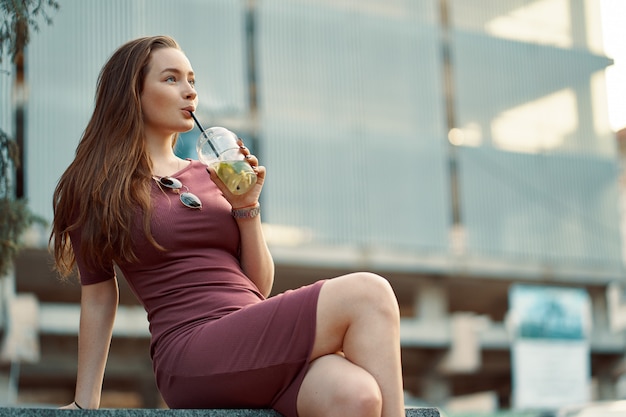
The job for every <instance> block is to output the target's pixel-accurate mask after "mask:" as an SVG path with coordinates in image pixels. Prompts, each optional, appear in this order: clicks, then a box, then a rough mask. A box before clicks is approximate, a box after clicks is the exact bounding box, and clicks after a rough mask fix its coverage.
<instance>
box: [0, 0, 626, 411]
mask: <svg viewBox="0 0 626 417" xmlns="http://www.w3.org/2000/svg"><path fill="white" fill-rule="evenodd" d="M59 3H60V5H61V9H60V11H59V12H58V13H56V14H55V15H54V16H53V19H54V23H53V25H52V26H49V27H42V28H41V30H40V32H39V33H37V34H36V35H34V36H33V40H32V42H31V44H30V46H29V48H28V51H27V80H28V90H29V96H28V102H27V122H26V123H27V124H26V144H25V149H24V152H25V168H24V169H25V171H24V173H25V194H26V197H27V198H28V199H29V202H30V205H31V208H32V209H33V210H34V211H35V212H36V213H38V214H40V215H42V216H43V217H44V218H46V219H48V220H49V221H50V220H51V217H52V210H51V196H52V192H53V190H54V187H55V185H56V181H57V180H58V178H59V176H60V174H61V173H62V172H63V170H64V169H65V167H66V166H67V165H68V164H69V163H70V161H71V159H72V158H73V154H74V149H75V147H76V144H77V142H78V140H79V138H80V135H81V132H82V130H83V129H84V127H85V125H86V123H87V121H88V118H89V116H90V112H91V109H92V104H93V94H94V91H95V84H96V78H97V75H98V72H99V70H100V68H101V66H102V65H103V63H104V62H105V60H106V59H107V58H108V56H109V55H110V54H111V53H112V52H113V50H114V49H115V48H116V47H117V46H119V45H120V44H122V43H124V42H125V41H127V40H129V39H131V38H134V37H137V36H144V35H154V34H168V35H172V36H174V37H175V38H176V39H177V40H178V41H179V43H180V44H181V46H182V48H183V49H184V50H185V52H186V53H187V55H188V56H189V58H190V60H191V62H192V65H193V66H194V69H195V71H196V74H197V81H198V83H197V88H198V91H199V95H200V105H199V107H198V111H197V114H198V117H199V118H200V119H201V120H202V121H203V124H205V126H210V125H223V126H226V127H229V128H231V129H232V130H235V131H237V132H238V133H239V135H240V136H241V137H243V138H244V139H245V140H246V142H247V143H248V144H249V145H250V147H251V148H252V149H253V150H254V152H255V153H256V154H257V155H258V156H259V158H260V160H261V161H262V164H263V165H265V166H267V168H268V182H267V186H266V187H265V190H264V195H263V197H262V198H263V201H262V204H263V210H264V211H263V220H264V223H265V224H266V232H267V238H268V240H269V242H270V245H271V250H272V253H273V255H274V258H275V261H276V264H277V276H276V288H275V291H282V290H285V289H288V288H293V287H296V286H299V285H302V284H306V283H309V282H311V281H313V280H316V279H320V278H327V277H332V276H334V275H337V274H341V273H345V272H349V271H354V270H370V271H373V272H377V273H380V274H381V275H384V276H385V277H387V278H388V279H389V280H390V281H391V283H392V285H393V286H394V289H395V290H396V293H397V295H398V300H399V302H400V305H401V311H402V315H403V321H402V345H403V362H404V382H405V388H406V390H407V392H408V393H410V395H411V396H414V397H417V398H420V399H422V400H423V401H424V402H427V403H429V404H434V405H445V404H446V403H447V401H448V400H450V399H451V398H454V397H460V396H465V395H471V394H477V393H491V394H492V395H493V398H495V402H496V405H497V406H498V407H501V408H508V407H510V406H511V396H512V394H511V391H512V389H513V388H512V386H511V359H510V356H511V355H510V347H511V340H510V337H509V332H508V330H507V313H508V311H509V304H508V293H509V288H510V286H511V285H512V284H514V283H529V284H536V285H550V286H557V287H558V286H562V287H575V288H584V289H585V290H586V291H587V292H588V294H589V297H590V300H591V306H592V308H591V310H592V318H593V319H592V328H591V337H590V352H591V353H590V355H591V356H590V358H591V359H590V367H591V369H590V373H591V376H592V378H593V381H594V384H593V393H592V397H593V398H598V399H607V398H615V397H616V396H619V395H620V376H621V372H622V360H623V352H624V348H625V347H626V346H625V345H626V343H625V341H624V333H623V330H622V325H621V321H620V320H619V316H620V315H619V312H620V311H621V310H620V307H621V306H622V297H621V296H622V290H621V288H622V285H623V284H624V275H623V272H624V267H623V256H622V244H621V242H622V238H621V233H620V211H619V181H618V179H619V175H620V172H619V170H620V159H619V153H618V147H617V145H616V140H615V133H614V132H612V131H611V129H610V127H609V123H608V116H607V110H606V107H607V100H606V86H605V83H604V69H605V68H606V67H607V66H609V65H611V60H610V59H609V58H608V57H607V56H605V55H604V53H603V50H602V39H601V30H600V18H599V16H600V12H599V8H600V3H599V0H420V1H410V0H386V1H381V0H339V1H337V0H332V1H331V0H271V1H264V0H256V1H255V0H248V1H243V0H242V1H233V0H210V1H208V0H181V1H179V2H176V3H175V5H173V4H172V3H171V2H166V1H162V0H136V1H126V0H111V1H107V2H100V1H97V0H59ZM5 69H10V68H5ZM11 85H12V84H11V79H10V77H5V76H2V77H0V86H1V87H2V90H3V91H8V89H10V88H11ZM5 89H7V90H5ZM0 100H5V101H4V102H1V101H0V123H2V126H3V127H5V126H8V127H10V129H12V128H14V119H13V112H12V109H13V104H12V102H11V101H10V100H11V98H10V95H7V94H0ZM10 129H8V130H9V131H10ZM198 134H199V132H198V131H194V132H191V133H190V134H186V135H183V138H182V141H181V142H182V147H181V148H180V152H181V153H183V154H190V155H191V156H193V142H194V141H195V138H196V137H197V136H198ZM103 140H106V138H103ZM46 233H47V232H46V231H42V233H41V236H37V235H36V233H33V234H32V236H29V239H30V240H29V242H30V248H29V249H28V250H26V251H24V252H23V253H22V255H20V257H19V258H18V259H17V262H16V277H17V278H16V289H17V293H18V294H20V293H24V294H27V293H28V294H35V295H36V298H37V300H38V303H39V304H38V317H39V323H38V329H39V341H40V346H41V357H40V359H39V360H38V361H36V362H34V363H30V364H27V363H25V364H23V365H22V366H21V368H20V369H21V371H20V378H19V388H20V392H23V393H25V394H24V397H22V398H24V399H25V401H26V400H28V398H29V397H27V395H28V394H27V393H29V392H30V393H37V392H38V393H39V394H38V395H44V394H42V392H45V391H46V390H49V389H50V388H51V387H54V388H55V389H59V390H63V392H69V393H70V394H67V395H70V397H69V398H71V390H72V389H73V383H74V380H73V378H74V372H75V360H76V356H75V346H74V345H75V337H76V329H77V317H78V316H77V311H78V305H77V304H76V302H77V300H78V294H79V288H78V285H77V284H74V285H68V284H65V285H64V284H60V283H59V282H57V281H56V280H55V277H54V275H53V274H51V272H50V258H49V255H48V254H47V252H46V250H45V241H46ZM122 303H123V305H122V309H121V312H120V316H119V321H118V324H117V326H118V327H117V330H116V335H117V337H116V338H115V339H114V341H113V346H112V353H111V360H110V363H109V368H108V369H109V370H108V371H107V377H106V381H105V390H107V391H111V392H114V391H126V392H134V393H135V394H136V396H135V397H134V398H135V400H134V401H135V404H137V405H138V406H154V405H157V404H159V399H158V394H156V392H155V391H154V386H153V382H152V376H151V370H150V364H149V357H148V350H147V333H146V332H147V329H146V328H145V318H144V317H143V316H142V311H141V310H140V309H138V307H137V305H136V303H135V302H134V301H133V299H132V295H130V293H129V292H128V291H125V290H124V287H123V288H122ZM32 395H35V394H32ZM60 395H65V394H60ZM33 398H35V397H33ZM59 402H62V401H61V400H59Z"/></svg>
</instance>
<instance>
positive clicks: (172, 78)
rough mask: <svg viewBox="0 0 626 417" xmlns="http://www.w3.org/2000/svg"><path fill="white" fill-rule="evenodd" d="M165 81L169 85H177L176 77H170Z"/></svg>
mask: <svg viewBox="0 0 626 417" xmlns="http://www.w3.org/2000/svg"><path fill="white" fill-rule="evenodd" d="M165 81H167V82H168V83H175V82H176V77H174V76H173V75H170V76H169V77H167V78H166V79H165Z"/></svg>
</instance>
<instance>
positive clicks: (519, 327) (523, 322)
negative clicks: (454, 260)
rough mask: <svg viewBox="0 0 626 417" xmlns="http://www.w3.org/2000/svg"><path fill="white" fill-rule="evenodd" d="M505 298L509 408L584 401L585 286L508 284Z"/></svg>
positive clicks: (587, 391)
mask: <svg viewBox="0 0 626 417" xmlns="http://www.w3.org/2000/svg"><path fill="white" fill-rule="evenodd" d="M509 300H510V306H511V309H510V316H509V320H510V324H511V330H512V335H513V340H512V347H511V363H512V379H513V381H512V383H513V406H514V408H516V409H535V410H536V409H556V408H559V407H562V406H564V405H569V404H578V403H582V402H586V401H588V400H589V399H590V396H591V378H590V354H589V330H590V317H591V316H590V303H589V297H588V295H587V292H586V291H585V290H584V289H579V288H565V287H543V286H529V285H514V286H513V287H511V290H510V293H509Z"/></svg>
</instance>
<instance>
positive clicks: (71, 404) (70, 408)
mask: <svg viewBox="0 0 626 417" xmlns="http://www.w3.org/2000/svg"><path fill="white" fill-rule="evenodd" d="M59 410H80V408H78V407H77V406H76V403H75V402H74V401H72V402H71V403H70V404H68V405H64V406H63V407H59Z"/></svg>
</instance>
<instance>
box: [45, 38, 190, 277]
mask: <svg viewBox="0 0 626 417" xmlns="http://www.w3.org/2000/svg"><path fill="white" fill-rule="evenodd" d="M161 48H176V49H180V47H179V46H178V44H177V43H176V41H175V40H174V39H172V38H170V37H167V36H154V37H144V38H139V39H135V40H132V41H130V42H128V43H126V44H124V45H122V46H121V47H120V48H118V49H117V50H116V51H115V52H114V53H113V55H112V56H111V58H109V60H108V61H107V63H106V64H105V65H104V67H103V68H102V70H101V71H100V75H99V77H98V84H97V87H96V99H95V107H94V111H93V114H92V116H91V120H90V121H89V123H88V124H87V127H86V129H85V132H84V133H83V136H82V138H81V140H80V142H79V144H78V147H77V148H76V156H75V158H74V161H73V162H72V163H71V164H70V166H69V167H68V168H67V170H66V171H65V173H64V174H63V175H62V176H61V179H60V180H59V183H58V185H57V187H56V189H55V191H54V197H53V206H54V221H53V225H52V233H51V235H50V242H51V245H52V242H53V247H54V260H55V266H56V269H57V270H58V271H59V272H60V273H61V275H62V276H63V277H65V276H67V275H69V274H70V273H71V272H72V270H73V269H74V267H75V265H76V258H75V255H74V250H73V248H72V245H71V242H70V237H69V233H70V232H71V231H74V230H76V229H80V230H81V244H80V248H76V249H80V253H81V256H82V257H83V258H84V259H85V260H87V262H88V265H90V266H91V267H93V268H99V267H103V266H106V265H107V264H110V263H111V261H113V262H115V263H120V262H133V261H135V260H136V256H135V253H134V251H133V247H132V239H131V228H130V227H131V224H132V223H133V222H132V220H133V217H134V216H135V215H136V214H137V210H141V212H143V230H144V233H145V235H146V237H147V238H148V239H149V241H150V242H151V243H152V244H153V245H154V246H155V247H157V248H159V249H163V248H162V247H161V246H160V245H159V244H158V243H157V242H156V241H155V240H154V238H153V237H152V234H151V231H150V215H151V212H152V206H151V203H150V182H151V176H152V175H151V171H152V162H151V161H150V158H149V156H148V154H147V152H146V148H145V144H144V128H143V116H142V108H141V92H142V91H143V83H144V78H145V75H146V73H147V72H148V65H149V63H150V57H151V53H152V51H154V50H157V49H161ZM175 140H176V136H175V137H174V138H173V141H172V146H174V141H175Z"/></svg>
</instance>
